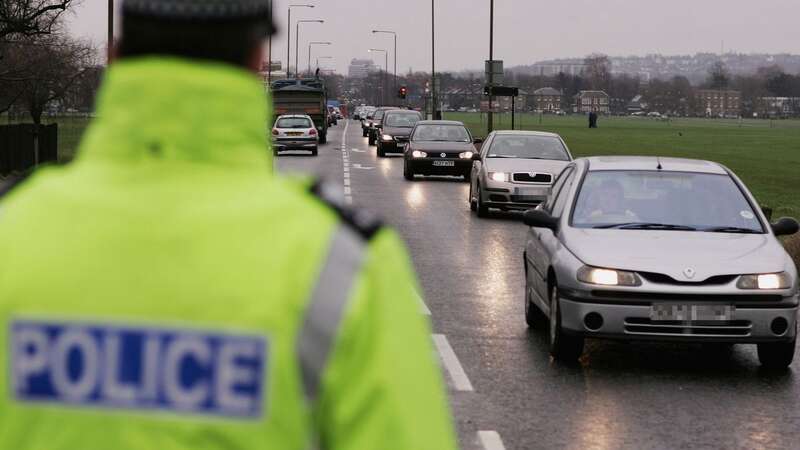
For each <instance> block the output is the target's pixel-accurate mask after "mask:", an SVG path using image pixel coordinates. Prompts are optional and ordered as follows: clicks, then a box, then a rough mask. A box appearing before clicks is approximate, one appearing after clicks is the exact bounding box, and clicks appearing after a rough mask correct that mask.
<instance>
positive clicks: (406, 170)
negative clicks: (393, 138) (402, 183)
mask: <svg viewBox="0 0 800 450" xmlns="http://www.w3.org/2000/svg"><path fill="white" fill-rule="evenodd" d="M403 178H405V179H406V180H407V181H414V172H412V171H411V168H410V167H408V162H406V163H405V164H403Z"/></svg>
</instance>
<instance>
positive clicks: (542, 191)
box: [514, 188, 550, 197]
mask: <svg viewBox="0 0 800 450" xmlns="http://www.w3.org/2000/svg"><path fill="white" fill-rule="evenodd" d="M548 194H550V188H514V195H530V196H536V197H547V195H548Z"/></svg>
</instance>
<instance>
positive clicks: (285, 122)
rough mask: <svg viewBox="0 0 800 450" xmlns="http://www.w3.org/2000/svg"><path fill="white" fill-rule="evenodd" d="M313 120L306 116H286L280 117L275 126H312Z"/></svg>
mask: <svg viewBox="0 0 800 450" xmlns="http://www.w3.org/2000/svg"><path fill="white" fill-rule="evenodd" d="M311 127H312V126H311V121H310V120H308V119H306V118H305V117H286V118H283V119H279V120H278V123H277V124H275V128H297V129H302V128H311Z"/></svg>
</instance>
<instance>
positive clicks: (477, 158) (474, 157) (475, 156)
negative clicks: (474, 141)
mask: <svg viewBox="0 0 800 450" xmlns="http://www.w3.org/2000/svg"><path fill="white" fill-rule="evenodd" d="M472 160H473V161H480V160H481V154H480V153H473V154H472Z"/></svg>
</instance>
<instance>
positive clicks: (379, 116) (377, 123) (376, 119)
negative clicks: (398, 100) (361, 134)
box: [367, 106, 397, 145]
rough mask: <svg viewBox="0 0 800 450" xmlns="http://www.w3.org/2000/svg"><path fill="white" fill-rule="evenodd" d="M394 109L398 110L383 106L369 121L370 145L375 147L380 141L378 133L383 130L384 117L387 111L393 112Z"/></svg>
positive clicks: (368, 141)
mask: <svg viewBox="0 0 800 450" xmlns="http://www.w3.org/2000/svg"><path fill="white" fill-rule="evenodd" d="M393 109H397V107H396V106H381V107H380V108H377V109H376V110H375V113H374V114H373V115H372V118H371V119H370V120H369V128H368V129H367V143H368V144H369V145H375V143H376V142H377V140H378V132H379V130H380V128H381V124H382V123H383V115H384V114H386V111H391V110H393Z"/></svg>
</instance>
